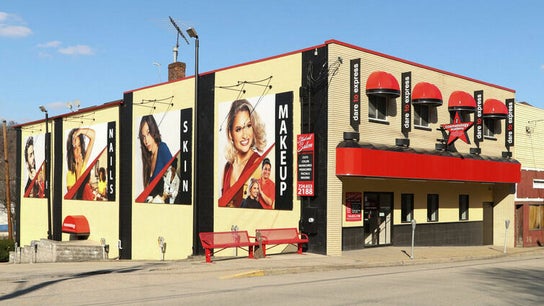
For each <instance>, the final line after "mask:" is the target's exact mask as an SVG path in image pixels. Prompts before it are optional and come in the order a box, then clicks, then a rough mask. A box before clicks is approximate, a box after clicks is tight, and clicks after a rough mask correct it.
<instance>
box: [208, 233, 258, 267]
mask: <svg viewBox="0 0 544 306" xmlns="http://www.w3.org/2000/svg"><path fill="white" fill-rule="evenodd" d="M198 235H199V237H200V243H201V244H202V247H203V248H204V251H205V254H206V262H208V263H210V262H212V256H213V255H214V254H215V253H218V252H220V251H222V250H224V249H226V248H240V249H243V250H246V249H245V248H247V252H248V258H254V255H253V249H254V247H255V246H256V245H258V244H259V243H258V242H257V241H256V240H255V237H253V236H249V234H248V232H247V231H230V232H201V233H199V234H198ZM215 249H219V250H217V251H215Z"/></svg>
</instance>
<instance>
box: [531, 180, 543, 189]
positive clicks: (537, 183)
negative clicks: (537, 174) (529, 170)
mask: <svg viewBox="0 0 544 306" xmlns="http://www.w3.org/2000/svg"><path fill="white" fill-rule="evenodd" d="M533 188H534V189H544V180H542V179H533Z"/></svg>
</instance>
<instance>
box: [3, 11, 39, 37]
mask: <svg viewBox="0 0 544 306" xmlns="http://www.w3.org/2000/svg"><path fill="white" fill-rule="evenodd" d="M21 23H23V22H22V20H20V18H19V17H17V16H16V15H12V14H8V13H5V12H0V37H26V36H29V35H30V34H32V30H31V29H30V28H29V27H27V26H25V25H21Z"/></svg>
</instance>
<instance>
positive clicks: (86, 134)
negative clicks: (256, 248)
mask: <svg viewBox="0 0 544 306" xmlns="http://www.w3.org/2000/svg"><path fill="white" fill-rule="evenodd" d="M86 139H88V143H87V144H85V141H86ZM94 140H95V131H94V130H93V129H90V128H75V129H72V130H71V131H70V133H69V134H68V138H67V139H66V161H67V165H68V172H67V173H66V188H67V190H70V189H71V188H72V187H73V186H74V184H76V182H77V181H78V180H79V179H80V177H81V175H82V174H83V172H85V170H86V168H87V163H88V162H89V158H90V155H91V152H92V149H93V145H94ZM84 184H85V185H88V184H87V182H84ZM82 185H83V184H82ZM85 188H87V186H85ZM91 193H92V191H91ZM76 198H77V199H86V196H85V192H83V194H81V193H80V192H78V195H77V196H76ZM91 199H92V196H91Z"/></svg>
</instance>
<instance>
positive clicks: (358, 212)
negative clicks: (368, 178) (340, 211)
mask: <svg viewBox="0 0 544 306" xmlns="http://www.w3.org/2000/svg"><path fill="white" fill-rule="evenodd" d="M362 199H363V196H362V194H361V193H360V192H346V221H362V220H363V215H362V209H363V205H362Z"/></svg>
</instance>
